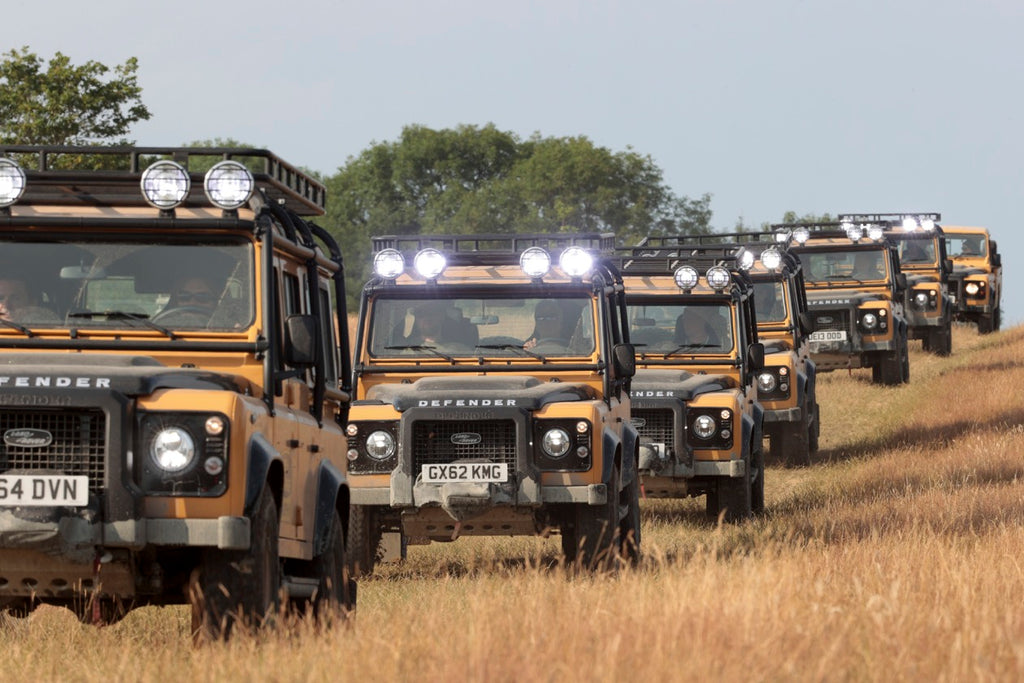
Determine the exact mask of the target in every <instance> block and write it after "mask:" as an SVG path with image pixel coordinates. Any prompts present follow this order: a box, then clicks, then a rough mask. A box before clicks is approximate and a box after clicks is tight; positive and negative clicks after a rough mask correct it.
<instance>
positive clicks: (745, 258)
mask: <svg viewBox="0 0 1024 683" xmlns="http://www.w3.org/2000/svg"><path fill="white" fill-rule="evenodd" d="M756 260H757V257H756V256H754V252H752V251H750V250H749V249H746V248H743V247H740V250H739V251H738V252H737V253H736V266H737V267H738V268H739V269H740V270H750V269H751V268H753V267H754V261H756Z"/></svg>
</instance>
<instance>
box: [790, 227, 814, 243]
mask: <svg viewBox="0 0 1024 683" xmlns="http://www.w3.org/2000/svg"><path fill="white" fill-rule="evenodd" d="M810 238H811V231H810V230H808V229H807V228H796V229H795V230H793V241H794V242H796V243H797V244H803V243H804V242H806V241H807V240H809V239H810Z"/></svg>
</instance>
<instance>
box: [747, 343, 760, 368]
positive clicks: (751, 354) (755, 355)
mask: <svg viewBox="0 0 1024 683" xmlns="http://www.w3.org/2000/svg"><path fill="white" fill-rule="evenodd" d="M747 365H748V366H749V367H750V371H751V372H758V371H759V370H764V344H762V343H761V342H756V343H754V344H751V345H750V346H748V347H747Z"/></svg>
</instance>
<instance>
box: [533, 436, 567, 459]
mask: <svg viewBox="0 0 1024 683" xmlns="http://www.w3.org/2000/svg"><path fill="white" fill-rule="evenodd" d="M570 445H571V442H570V441H569V433H568V432H566V431H565V430H564V429H549V430H548V431H547V432H545V433H544V438H543V439H541V442H540V446H541V448H543V449H544V452H545V453H547V454H548V455H549V456H550V457H552V458H561V457H562V456H563V455H565V454H566V453H568V452H569V446H570Z"/></svg>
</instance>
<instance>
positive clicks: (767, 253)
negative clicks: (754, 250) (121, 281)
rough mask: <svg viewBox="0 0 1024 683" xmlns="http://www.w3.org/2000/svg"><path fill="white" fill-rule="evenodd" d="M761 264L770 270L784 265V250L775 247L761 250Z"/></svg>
mask: <svg viewBox="0 0 1024 683" xmlns="http://www.w3.org/2000/svg"><path fill="white" fill-rule="evenodd" d="M761 265H763V266H764V267H765V268H767V269H768V270H778V269H779V266H781V265H782V252H780V251H779V250H778V249H776V248H775V247H769V248H768V249H765V250H764V251H762V252H761Z"/></svg>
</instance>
